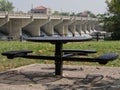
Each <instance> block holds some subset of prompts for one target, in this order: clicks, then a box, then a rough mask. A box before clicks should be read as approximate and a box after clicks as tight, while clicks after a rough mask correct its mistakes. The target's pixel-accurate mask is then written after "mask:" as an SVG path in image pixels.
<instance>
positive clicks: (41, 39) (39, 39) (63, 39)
mask: <svg viewBox="0 0 120 90" xmlns="http://www.w3.org/2000/svg"><path fill="white" fill-rule="evenodd" d="M91 39H92V37H28V38H26V40H27V41H32V42H50V43H57V42H61V43H67V42H82V41H89V40H91Z"/></svg>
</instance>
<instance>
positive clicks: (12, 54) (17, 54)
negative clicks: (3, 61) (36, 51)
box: [2, 50, 33, 59]
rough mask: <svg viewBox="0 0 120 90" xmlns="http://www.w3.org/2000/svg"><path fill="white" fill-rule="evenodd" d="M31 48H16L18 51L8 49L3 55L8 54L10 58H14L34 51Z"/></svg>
mask: <svg viewBox="0 0 120 90" xmlns="http://www.w3.org/2000/svg"><path fill="white" fill-rule="evenodd" d="M32 52H33V51H31V50H16V51H8V52H3V53H2V55H4V56H7V58H9V59H13V58H14V57H19V56H23V55H27V54H28V53H32Z"/></svg>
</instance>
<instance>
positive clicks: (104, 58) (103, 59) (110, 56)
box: [94, 53, 118, 64]
mask: <svg viewBox="0 0 120 90" xmlns="http://www.w3.org/2000/svg"><path fill="white" fill-rule="evenodd" d="M117 58H118V54H117V53H109V54H104V55H101V56H98V57H96V58H94V59H95V60H97V61H98V62H99V64H107V62H108V61H111V60H115V59H117Z"/></svg>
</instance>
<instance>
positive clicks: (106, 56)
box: [63, 53, 118, 64]
mask: <svg viewBox="0 0 120 90" xmlns="http://www.w3.org/2000/svg"><path fill="white" fill-rule="evenodd" d="M117 58H118V54H116V53H108V54H103V55H101V56H97V57H94V58H89V57H63V60H64V61H79V62H98V63H99V64H107V63H108V62H109V61H112V60H115V59H117Z"/></svg>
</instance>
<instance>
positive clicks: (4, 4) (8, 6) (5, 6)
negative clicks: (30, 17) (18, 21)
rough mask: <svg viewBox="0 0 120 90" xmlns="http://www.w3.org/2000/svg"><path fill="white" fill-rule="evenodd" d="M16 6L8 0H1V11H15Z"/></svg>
mask: <svg viewBox="0 0 120 90" xmlns="http://www.w3.org/2000/svg"><path fill="white" fill-rule="evenodd" d="M13 9H14V6H13V4H12V3H11V2H9V1H8V0H0V11H13Z"/></svg>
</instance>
